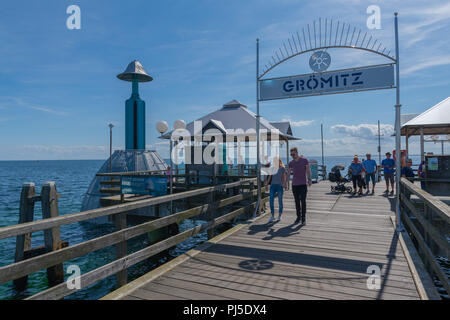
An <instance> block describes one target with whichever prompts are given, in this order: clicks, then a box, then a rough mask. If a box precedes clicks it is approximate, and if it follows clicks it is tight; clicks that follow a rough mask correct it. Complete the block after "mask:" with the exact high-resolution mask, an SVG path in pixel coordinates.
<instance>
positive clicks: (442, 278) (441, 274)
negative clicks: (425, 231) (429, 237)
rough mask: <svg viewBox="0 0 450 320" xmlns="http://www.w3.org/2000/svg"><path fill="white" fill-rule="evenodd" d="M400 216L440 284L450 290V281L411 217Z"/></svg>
mask: <svg viewBox="0 0 450 320" xmlns="http://www.w3.org/2000/svg"><path fill="white" fill-rule="evenodd" d="M402 217H403V221H405V222H406V224H407V225H408V227H409V229H410V230H411V232H412V234H413V235H414V238H415V239H416V241H417V243H418V244H419V246H420V248H421V249H422V252H423V253H424V254H425V256H426V259H427V260H428V262H429V263H430V265H431V267H432V268H433V270H434V272H435V273H436V275H437V277H438V278H439V280H440V281H441V282H442V285H443V286H444V288H445V290H447V292H450V281H449V280H448V277H447V275H446V274H445V273H444V271H443V270H442V269H441V266H440V265H439V264H438V263H437V261H436V260H435V258H434V254H433V252H431V250H430V248H428V246H427V244H426V243H425V240H424V239H423V237H422V235H421V234H420V232H419V231H418V230H417V228H416V227H415V226H414V224H413V222H412V221H411V219H410V218H409V217H408V216H407V215H403V216H402Z"/></svg>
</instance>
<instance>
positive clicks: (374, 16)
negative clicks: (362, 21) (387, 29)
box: [366, 4, 381, 30]
mask: <svg viewBox="0 0 450 320" xmlns="http://www.w3.org/2000/svg"><path fill="white" fill-rule="evenodd" d="M366 13H367V14H370V16H369V17H368V18H367V21H366V25H367V28H368V29H369V30H373V29H381V9H380V7H379V6H377V5H375V4H373V5H370V6H368V7H367V10H366Z"/></svg>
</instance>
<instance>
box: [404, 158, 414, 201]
mask: <svg viewBox="0 0 450 320" xmlns="http://www.w3.org/2000/svg"><path fill="white" fill-rule="evenodd" d="M411 166H412V160H411V159H406V165H405V166H404V167H403V168H402V177H403V178H407V179H408V180H410V178H414V171H413V169H412V168H411ZM413 183H414V182H413ZM406 197H407V198H408V199H409V197H410V194H409V193H407V194H406Z"/></svg>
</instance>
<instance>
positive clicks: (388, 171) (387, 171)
mask: <svg viewBox="0 0 450 320" xmlns="http://www.w3.org/2000/svg"><path fill="white" fill-rule="evenodd" d="M381 167H383V169H384V180H385V181H386V190H385V191H384V193H389V182H390V183H391V188H392V190H391V195H393V194H394V172H395V169H394V168H395V160H394V159H392V158H391V153H390V152H386V159H384V160H383V161H381Z"/></svg>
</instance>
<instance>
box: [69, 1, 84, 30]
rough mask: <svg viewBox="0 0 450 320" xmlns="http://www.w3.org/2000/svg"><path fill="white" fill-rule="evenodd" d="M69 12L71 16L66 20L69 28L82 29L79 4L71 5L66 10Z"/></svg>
mask: <svg viewBox="0 0 450 320" xmlns="http://www.w3.org/2000/svg"><path fill="white" fill-rule="evenodd" d="M66 13H67V14H70V16H69V17H68V18H67V20H66V26H67V29H69V30H74V29H76V30H80V29H81V9H80V7H79V6H77V5H74V4H73V5H70V6H68V7H67V10H66Z"/></svg>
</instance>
